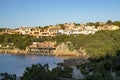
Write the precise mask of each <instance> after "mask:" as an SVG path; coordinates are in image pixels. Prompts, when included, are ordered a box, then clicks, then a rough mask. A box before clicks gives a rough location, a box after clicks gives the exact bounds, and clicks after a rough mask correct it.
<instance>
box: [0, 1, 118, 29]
mask: <svg viewBox="0 0 120 80" xmlns="http://www.w3.org/2000/svg"><path fill="white" fill-rule="evenodd" d="M107 20H112V21H116V20H117V21H119V20H120V0H0V28H3V27H6V28H17V27H22V26H27V27H33V26H46V25H56V24H60V23H70V22H75V23H86V22H98V21H99V22H105V21H107Z"/></svg>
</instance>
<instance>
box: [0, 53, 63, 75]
mask: <svg viewBox="0 0 120 80" xmlns="http://www.w3.org/2000/svg"><path fill="white" fill-rule="evenodd" d="M63 61H64V58H60V57H56V56H38V55H12V54H0V73H4V72H7V73H10V74H16V75H17V76H22V75H23V73H24V71H25V68H26V67H30V66H31V65H32V64H39V63H40V64H42V65H44V64H46V63H48V64H49V68H50V69H52V68H54V67H56V66H57V63H59V62H63Z"/></svg>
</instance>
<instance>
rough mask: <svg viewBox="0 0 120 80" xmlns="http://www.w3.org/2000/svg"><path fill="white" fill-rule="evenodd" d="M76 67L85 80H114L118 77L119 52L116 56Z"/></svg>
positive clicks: (119, 65) (119, 73)
mask: <svg viewBox="0 0 120 80" xmlns="http://www.w3.org/2000/svg"><path fill="white" fill-rule="evenodd" d="M77 67H78V68H79V69H80V70H81V72H82V74H84V75H86V76H85V80H115V77H120V51H119V52H117V55H116V56H113V57H111V56H106V57H104V58H99V59H90V62H89V63H85V64H82V65H80V66H77Z"/></svg>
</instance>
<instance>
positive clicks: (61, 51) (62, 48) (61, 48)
mask: <svg viewBox="0 0 120 80" xmlns="http://www.w3.org/2000/svg"><path fill="white" fill-rule="evenodd" d="M54 54H55V55H56V56H76V55H77V52H76V51H70V50H69V48H68V46H67V44H65V43H61V44H60V45H58V46H57V47H56V50H55V51H54Z"/></svg>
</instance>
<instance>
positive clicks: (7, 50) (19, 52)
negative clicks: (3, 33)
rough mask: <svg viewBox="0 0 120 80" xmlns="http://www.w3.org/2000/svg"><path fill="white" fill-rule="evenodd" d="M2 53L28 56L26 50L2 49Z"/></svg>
mask: <svg viewBox="0 0 120 80" xmlns="http://www.w3.org/2000/svg"><path fill="white" fill-rule="evenodd" d="M0 53H7V54H27V53H28V52H27V51H26V50H19V49H0Z"/></svg>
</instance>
